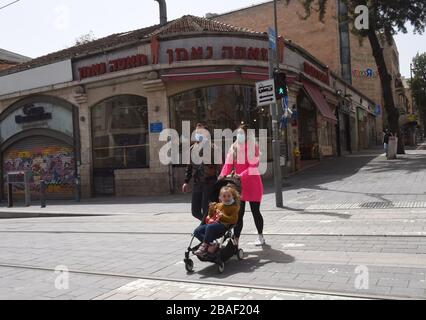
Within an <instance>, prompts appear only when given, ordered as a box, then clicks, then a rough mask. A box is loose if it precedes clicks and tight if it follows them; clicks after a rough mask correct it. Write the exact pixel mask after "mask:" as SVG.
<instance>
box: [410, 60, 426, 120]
mask: <svg viewBox="0 0 426 320" xmlns="http://www.w3.org/2000/svg"><path fill="white" fill-rule="evenodd" d="M410 86H411V92H412V93H413V98H414V103H415V105H416V108H417V110H418V112H419V115H420V117H421V119H422V122H423V127H426V53H423V54H417V55H416V56H415V57H414V59H413V79H412V81H411V83H410Z"/></svg>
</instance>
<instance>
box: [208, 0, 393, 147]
mask: <svg viewBox="0 0 426 320" xmlns="http://www.w3.org/2000/svg"><path fill="white" fill-rule="evenodd" d="M337 7H338V4H337V0H332V1H328V8H327V11H326V15H325V17H324V23H322V22H320V21H319V19H318V15H317V14H316V12H313V13H312V16H310V17H309V18H308V19H306V20H304V19H302V17H303V16H304V15H305V11H304V8H303V6H302V5H301V4H300V2H298V1H291V2H290V4H289V5H286V4H284V3H279V4H278V29H279V34H281V35H283V36H284V37H285V38H286V39H289V40H291V41H294V42H295V43H297V44H298V45H300V46H301V47H303V48H304V49H306V50H307V51H308V52H310V53H311V54H313V55H314V56H315V57H317V58H319V60H321V61H322V62H324V63H326V64H327V65H328V66H329V67H330V69H331V70H332V71H334V72H336V73H337V74H339V75H341V76H342V74H341V63H340V36H339V26H338V21H337ZM214 19H215V20H218V21H221V22H224V23H228V24H231V25H238V26H243V27H247V28H250V29H253V30H256V31H263V32H264V31H266V30H267V29H268V27H271V26H273V3H272V2H268V3H264V4H260V5H255V6H252V7H248V8H245V9H241V10H237V11H233V12H230V13H225V14H223V15H219V16H216V17H214ZM383 45H384V48H385V50H384V54H385V59H386V61H387V64H388V67H389V72H390V74H391V75H392V77H393V78H394V79H396V78H398V77H400V74H399V61H398V59H399V56H398V49H397V47H396V44H395V43H394V44H393V45H388V44H387V43H383ZM350 50H351V72H352V85H353V86H354V87H355V88H356V89H358V90H359V91H361V92H362V93H363V94H365V95H366V96H367V97H369V98H370V99H372V100H373V101H375V103H376V104H377V105H380V106H381V110H382V115H381V116H379V117H378V118H377V133H378V137H377V140H378V141H380V140H381V132H382V129H383V126H384V125H383V122H385V123H386V114H385V112H384V108H383V96H382V89H381V83H380V78H379V75H378V71H377V66H376V62H375V59H374V57H373V54H372V49H371V46H370V43H369V41H368V40H367V39H364V41H360V39H359V38H358V37H357V36H355V35H354V34H352V33H350ZM369 70H372V73H371V71H369ZM370 75H371V76H370ZM393 89H394V92H395V99H396V100H395V101H396V102H397V101H398V100H397V98H398V97H397V96H396V90H395V88H393Z"/></svg>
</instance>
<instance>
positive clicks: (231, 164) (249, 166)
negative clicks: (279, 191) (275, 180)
mask: <svg viewBox="0 0 426 320" xmlns="http://www.w3.org/2000/svg"><path fill="white" fill-rule="evenodd" d="M248 129H249V128H248V126H246V125H243V126H241V127H240V128H239V129H238V135H237V141H236V142H235V143H234V144H233V146H232V148H231V149H230V151H229V153H228V155H227V157H226V162H225V165H224V166H223V169H222V172H221V174H220V177H219V179H223V178H224V177H226V176H228V175H229V174H231V173H232V171H235V176H236V177H237V178H238V177H239V178H240V179H241V189H242V192H241V211H240V214H239V221H238V224H237V225H236V227H235V237H236V239H237V240H238V239H239V238H240V236H241V232H242V230H243V227H244V214H245V209H246V203H247V202H249V203H250V207H251V212H252V213H253V218H254V222H255V224H256V228H257V232H258V234H259V239H258V240H257V241H256V246H263V245H265V244H266V242H265V238H264V236H263V226H264V220H263V217H262V214H261V213H260V205H261V202H262V198H263V191H264V190H263V183H262V177H261V176H260V173H259V170H258V167H259V157H260V151H259V146H258V145H257V143H256V140H255V137H254V136H253V137H251V136H250V135H249V134H248V132H249V130H248Z"/></svg>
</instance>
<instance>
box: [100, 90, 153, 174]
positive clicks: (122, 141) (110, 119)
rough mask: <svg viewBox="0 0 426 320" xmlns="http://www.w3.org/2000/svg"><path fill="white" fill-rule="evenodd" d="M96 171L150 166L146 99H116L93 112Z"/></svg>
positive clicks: (108, 100)
mask: <svg viewBox="0 0 426 320" xmlns="http://www.w3.org/2000/svg"><path fill="white" fill-rule="evenodd" d="M92 134H93V163H94V168H95V169H131V168H146V167H148V166H149V131H148V106H147V99H146V98H143V97H139V96H117V97H113V98H110V99H107V100H105V101H103V102H101V103H100V104H98V105H96V106H95V107H93V109H92Z"/></svg>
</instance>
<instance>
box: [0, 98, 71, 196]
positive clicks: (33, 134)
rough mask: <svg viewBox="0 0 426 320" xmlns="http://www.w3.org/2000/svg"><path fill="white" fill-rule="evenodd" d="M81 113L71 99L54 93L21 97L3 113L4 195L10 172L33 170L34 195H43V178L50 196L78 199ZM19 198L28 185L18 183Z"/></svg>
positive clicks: (0, 131) (0, 125)
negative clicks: (53, 95)
mask: <svg viewBox="0 0 426 320" xmlns="http://www.w3.org/2000/svg"><path fill="white" fill-rule="evenodd" d="M77 117H78V113H77V111H76V109H75V107H74V106H72V105H71V104H70V103H69V102H67V101H65V100H62V99H59V98H56V97H51V96H34V97H29V98H26V99H24V100H21V101H18V102H17V103H15V104H14V105H12V106H10V107H9V108H8V109H7V110H6V111H5V112H3V114H2V115H1V116H0V141H1V148H0V152H1V169H2V172H1V179H2V183H1V186H2V188H1V189H2V192H1V195H2V197H3V198H4V197H6V193H7V188H6V187H7V176H8V173H9V172H16V171H27V172H29V174H30V191H31V199H32V200H37V199H39V198H40V185H41V181H44V183H45V184H46V187H47V188H46V197H47V199H61V200H63V199H64V200H67V199H75V197H76V177H77V162H78V159H79V153H78V152H77V150H79V144H78V140H79V139H78V134H77V137H75V136H74V132H79V130H78V127H77V129H75V128H74V127H75V126H78V124H77V123H78V122H77V121H76V119H77ZM13 193H14V196H15V198H16V199H21V198H23V196H24V186H20V185H16V186H14V189H13Z"/></svg>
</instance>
